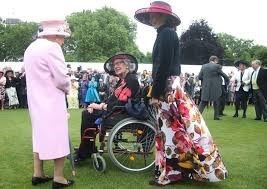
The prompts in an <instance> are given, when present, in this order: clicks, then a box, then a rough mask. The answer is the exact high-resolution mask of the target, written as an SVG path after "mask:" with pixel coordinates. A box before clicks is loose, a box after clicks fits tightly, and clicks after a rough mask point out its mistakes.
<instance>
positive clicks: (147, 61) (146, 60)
mask: <svg viewBox="0 0 267 189" xmlns="http://www.w3.org/2000/svg"><path fill="white" fill-rule="evenodd" d="M142 63H145V64H151V63H152V53H151V52H147V53H146V55H145V56H144V58H143V60H142Z"/></svg>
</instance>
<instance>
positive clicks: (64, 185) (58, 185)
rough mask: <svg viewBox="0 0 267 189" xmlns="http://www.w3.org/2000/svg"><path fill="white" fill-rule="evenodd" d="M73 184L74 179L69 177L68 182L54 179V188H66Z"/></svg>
mask: <svg viewBox="0 0 267 189" xmlns="http://www.w3.org/2000/svg"><path fill="white" fill-rule="evenodd" d="M73 184H74V180H68V179H67V184H64V183H60V182H55V181H53V183H52V189H60V188H66V187H69V186H71V185H73Z"/></svg>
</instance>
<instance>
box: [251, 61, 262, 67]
mask: <svg viewBox="0 0 267 189" xmlns="http://www.w3.org/2000/svg"><path fill="white" fill-rule="evenodd" d="M253 63H255V64H257V65H259V66H261V64H262V63H261V61H260V60H253V61H252V64H253Z"/></svg>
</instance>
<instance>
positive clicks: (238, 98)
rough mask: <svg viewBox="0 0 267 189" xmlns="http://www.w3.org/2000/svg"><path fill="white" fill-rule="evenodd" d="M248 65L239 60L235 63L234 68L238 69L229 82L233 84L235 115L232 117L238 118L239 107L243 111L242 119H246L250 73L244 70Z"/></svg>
mask: <svg viewBox="0 0 267 189" xmlns="http://www.w3.org/2000/svg"><path fill="white" fill-rule="evenodd" d="M247 66H248V63H247V62H245V61H243V60H239V61H236V62H235V67H237V68H238V71H237V72H236V74H235V75H234V76H233V77H232V79H231V81H232V82H234V84H235V114H234V116H233V117H238V110H239V108H240V106H241V108H242V109H243V116H242V118H246V117H247V115H246V111H247V104H248V95H249V89H250V78H251V76H250V71H249V70H248V69H246V68H247Z"/></svg>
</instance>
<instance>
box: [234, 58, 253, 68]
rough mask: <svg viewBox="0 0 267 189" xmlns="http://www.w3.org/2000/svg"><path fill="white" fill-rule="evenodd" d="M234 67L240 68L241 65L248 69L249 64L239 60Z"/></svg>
mask: <svg viewBox="0 0 267 189" xmlns="http://www.w3.org/2000/svg"><path fill="white" fill-rule="evenodd" d="M234 65H235V67H237V68H239V67H240V65H244V66H245V67H246V68H247V67H249V64H248V62H247V61H244V60H237V61H235V63H234Z"/></svg>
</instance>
